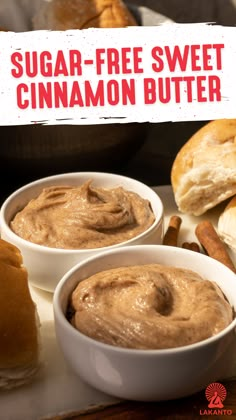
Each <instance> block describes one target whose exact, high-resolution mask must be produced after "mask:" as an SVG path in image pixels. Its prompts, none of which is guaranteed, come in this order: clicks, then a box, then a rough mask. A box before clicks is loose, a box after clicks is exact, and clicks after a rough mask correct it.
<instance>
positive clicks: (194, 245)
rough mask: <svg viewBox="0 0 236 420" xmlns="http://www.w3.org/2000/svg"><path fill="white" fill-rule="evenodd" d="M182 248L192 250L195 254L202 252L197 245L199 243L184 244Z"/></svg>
mask: <svg viewBox="0 0 236 420" xmlns="http://www.w3.org/2000/svg"><path fill="white" fill-rule="evenodd" d="M182 248H185V249H190V250H191V251H194V252H201V250H200V246H199V245H198V244H197V242H190V243H189V242H184V243H183V244H182Z"/></svg>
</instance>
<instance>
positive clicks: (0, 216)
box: [0, 172, 164, 254]
mask: <svg viewBox="0 0 236 420" xmlns="http://www.w3.org/2000/svg"><path fill="white" fill-rule="evenodd" d="M80 175H82V176H88V178H89V177H91V176H94V177H97V176H98V177H100V176H101V177H103V176H108V177H109V176H112V177H117V179H118V178H122V179H124V180H128V181H131V182H134V183H135V184H138V185H140V186H142V187H144V188H146V189H147V190H149V192H150V194H151V195H152V196H153V201H154V200H156V203H158V207H159V211H160V215H159V217H158V216H157V215H156V214H155V213H154V214H155V221H154V222H153V224H152V225H151V226H149V228H148V229H146V230H145V231H144V232H141V233H140V234H139V235H137V236H135V237H133V238H131V239H128V240H126V241H123V242H119V243H117V244H113V245H108V246H103V247H100V248H86V249H85V248H73V249H66V248H53V247H48V246H45V245H39V244H36V243H34V242H30V241H27V240H26V239H24V238H22V237H21V236H19V235H17V234H16V233H15V232H13V230H12V229H11V228H10V226H9V224H8V223H7V222H6V220H5V212H6V210H7V207H8V206H9V204H10V202H11V201H12V200H14V198H15V197H16V196H18V195H19V194H21V193H23V192H24V191H25V190H27V189H28V188H31V187H34V186H35V187H37V186H39V185H40V184H41V183H42V182H47V181H50V180H52V181H53V180H54V179H55V180H56V179H60V178H64V177H65V176H66V177H73V176H78V177H79V176H80ZM48 186H49V185H48ZM45 187H46V186H45ZM43 188H44V187H43ZM124 188H125V187H124ZM133 192H136V191H133ZM136 194H138V192H136ZM149 201H150V203H151V205H152V202H151V200H149ZM152 207H153V206H152ZM152 210H153V209H152ZM163 216H164V206H163V203H162V200H161V198H160V197H159V195H158V194H157V193H156V192H155V191H154V190H153V189H152V187H149V186H148V185H146V184H144V183H143V182H141V181H138V180H136V179H134V178H130V177H127V176H125V175H119V174H113V173H109V172H67V173H63V174H58V175H52V176H48V177H45V178H40V179H38V180H36V181H33V182H30V183H28V184H26V185H24V186H22V187H20V188H18V189H17V190H15V191H14V192H13V193H12V194H10V195H9V197H7V198H6V200H5V201H4V202H3V204H2V206H1V210H0V227H2V225H4V229H5V231H7V233H8V235H9V237H11V236H12V237H13V238H15V239H17V240H18V241H19V242H22V243H23V244H24V246H25V247H27V248H31V249H34V250H36V251H41V252H45V253H47V252H55V253H58V254H74V253H77V252H81V253H84V254H87V253H91V252H93V251H99V252H104V251H106V250H112V249H116V248H119V247H121V246H124V245H126V244H127V246H129V245H130V244H132V243H133V242H135V241H137V240H139V239H142V238H143V237H145V236H147V235H148V234H149V233H150V232H151V231H152V230H153V229H154V228H155V227H156V226H158V225H159V224H160V223H161V222H162V219H163Z"/></svg>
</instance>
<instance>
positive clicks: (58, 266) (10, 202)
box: [0, 172, 163, 292]
mask: <svg viewBox="0 0 236 420" xmlns="http://www.w3.org/2000/svg"><path fill="white" fill-rule="evenodd" d="M88 179H91V180H93V185H94V186H97V187H105V188H111V187H117V186H122V187H124V188H125V189H127V190H130V191H134V192H136V193H138V194H139V195H140V196H141V197H143V198H145V199H147V200H149V201H150V203H151V206H152V209H153V212H154V214H155V218H156V219H155V222H154V223H153V225H152V226H150V227H149V228H148V229H147V230H146V231H145V232H143V233H141V234H140V235H138V236H136V237H134V238H132V239H129V240H127V241H125V242H122V243H119V244H116V245H112V246H108V247H103V248H94V249H72V250H71V249H70V250H68V249H56V248H49V247H47V246H41V245H38V244H34V243H32V242H29V241H27V240H25V239H22V238H21V237H19V236H18V235H16V234H15V233H14V232H13V231H12V230H11V228H10V226H9V225H10V222H11V220H12V219H13V217H14V216H15V214H16V213H17V212H18V211H20V210H21V209H22V208H24V207H25V206H26V204H27V203H28V202H29V201H30V200H31V199H32V198H34V197H37V196H38V194H39V193H40V192H41V191H42V189H43V188H44V187H47V186H50V185H62V184H64V185H65V184H66V185H79V184H82V183H84V182H85V181H87V180H88ZM0 226H1V236H2V239H5V240H7V241H8V242H11V243H12V244H14V245H16V246H17V247H18V248H19V249H20V250H21V252H22V255H23V260H24V264H25V266H26V267H27V270H28V273H29V281H30V282H31V283H32V284H33V285H34V286H37V287H39V288H41V289H44V290H48V291H51V292H52V291H54V289H55V287H56V285H57V283H58V281H59V280H60V279H61V278H62V276H63V275H64V274H65V273H66V272H67V271H68V270H69V269H70V268H71V267H73V266H74V265H75V264H76V263H78V262H80V261H83V260H84V259H86V258H88V257H91V256H93V255H97V254H98V253H100V252H102V251H104V250H105V249H114V248H118V247H121V246H124V245H138V244H146V243H147V244H152V243H161V241H162V237H163V205H162V202H161V200H160V198H159V196H158V195H157V194H156V193H155V192H154V191H153V190H152V189H151V188H149V187H148V186H147V185H144V184H142V183H141V182H139V181H136V180H134V179H131V178H128V177H124V176H121V175H115V174H108V173H99V172H78V173H68V174H61V175H55V176H51V177H47V178H43V179H40V180H37V181H35V182H32V183H30V184H27V185H26V186H24V187H22V188H20V189H19V190H17V191H15V192H14V193H13V194H12V195H10V196H9V197H8V198H7V200H6V201H5V202H4V203H3V205H2V208H1V212H0Z"/></svg>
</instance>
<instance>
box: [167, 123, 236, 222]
mask: <svg viewBox="0 0 236 420" xmlns="http://www.w3.org/2000/svg"><path fill="white" fill-rule="evenodd" d="M171 183H172V187H173V192H174V196H175V201H176V204H177V206H178V208H179V210H180V211H182V212H183V213H189V214H193V215H196V216H198V215H201V214H203V213H205V212H206V211H207V210H208V209H210V208H212V207H214V206H216V205H217V204H218V203H220V202H222V201H224V200H226V199H227V198H228V197H231V196H233V195H235V194H236V119H228V120H227V119H224V120H216V121H212V122H210V123H208V124H206V125H205V126H204V127H202V128H201V129H200V130H199V131H197V132H196V133H195V134H194V135H193V136H192V137H191V138H190V140H189V141H188V142H187V143H186V144H185V145H184V146H183V147H182V148H181V150H180V151H179V153H178V154H177V156H176V158H175V160H174V163H173V166H172V170H171Z"/></svg>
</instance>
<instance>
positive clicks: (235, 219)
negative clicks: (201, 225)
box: [218, 196, 236, 252]
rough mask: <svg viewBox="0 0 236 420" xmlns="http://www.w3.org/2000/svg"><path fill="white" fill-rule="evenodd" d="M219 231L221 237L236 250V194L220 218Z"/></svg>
mask: <svg viewBox="0 0 236 420" xmlns="http://www.w3.org/2000/svg"><path fill="white" fill-rule="evenodd" d="M218 233H219V236H220V237H221V239H223V241H224V242H225V243H226V244H227V245H228V246H229V247H230V248H231V249H232V251H234V252H236V196H234V197H233V198H232V199H231V200H230V201H229V203H228V204H227V206H226V208H225V209H224V211H223V213H221V215H220V217H219V220H218Z"/></svg>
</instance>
